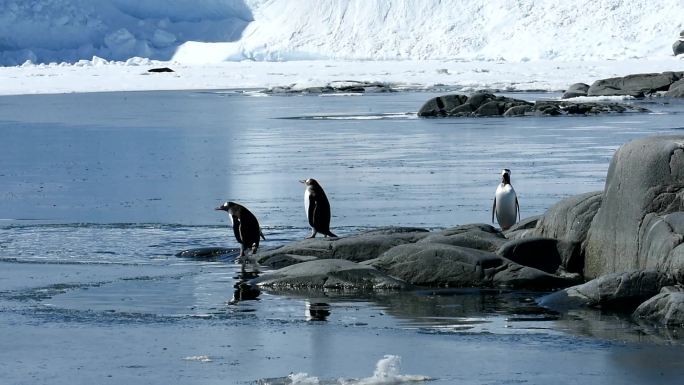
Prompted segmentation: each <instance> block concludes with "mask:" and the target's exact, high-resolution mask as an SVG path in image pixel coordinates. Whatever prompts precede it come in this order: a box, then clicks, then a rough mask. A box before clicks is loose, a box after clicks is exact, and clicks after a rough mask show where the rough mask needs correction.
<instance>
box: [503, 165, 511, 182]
mask: <svg viewBox="0 0 684 385" xmlns="http://www.w3.org/2000/svg"><path fill="white" fill-rule="evenodd" d="M501 183H503V184H511V170H509V169H507V168H504V169H503V170H501Z"/></svg>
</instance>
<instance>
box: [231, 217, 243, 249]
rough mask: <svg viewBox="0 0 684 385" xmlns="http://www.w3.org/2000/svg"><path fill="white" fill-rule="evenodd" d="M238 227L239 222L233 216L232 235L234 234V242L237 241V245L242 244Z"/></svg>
mask: <svg viewBox="0 0 684 385" xmlns="http://www.w3.org/2000/svg"><path fill="white" fill-rule="evenodd" d="M240 225H241V222H240V220H239V219H238V217H236V216H233V234H235V240H237V242H238V243H239V244H242V237H241V236H240Z"/></svg>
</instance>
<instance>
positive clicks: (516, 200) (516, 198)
mask: <svg viewBox="0 0 684 385" xmlns="http://www.w3.org/2000/svg"><path fill="white" fill-rule="evenodd" d="M515 211H517V212H518V222H520V204H519V203H518V197H517V196H516V197H515Z"/></svg>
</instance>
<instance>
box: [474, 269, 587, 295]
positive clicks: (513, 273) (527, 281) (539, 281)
mask: <svg viewBox="0 0 684 385" xmlns="http://www.w3.org/2000/svg"><path fill="white" fill-rule="evenodd" d="M492 270H494V274H493V277H492V285H493V286H499V287H508V288H513V289H526V290H545V291H547V290H555V289H560V288H564V287H568V286H571V285H576V284H577V283H579V282H581V280H580V278H579V276H578V275H566V276H559V275H554V274H549V273H546V272H544V271H541V270H539V269H535V268H533V267H529V266H522V265H519V264H517V263H507V264H505V265H502V266H501V267H500V268H498V269H492ZM487 274H488V275H489V274H491V272H489V271H488V272H487Z"/></svg>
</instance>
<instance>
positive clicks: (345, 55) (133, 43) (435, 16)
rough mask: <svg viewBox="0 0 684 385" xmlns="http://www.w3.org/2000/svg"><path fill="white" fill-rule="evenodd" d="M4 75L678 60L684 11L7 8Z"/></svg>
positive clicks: (301, 5) (614, 6)
mask: <svg viewBox="0 0 684 385" xmlns="http://www.w3.org/2000/svg"><path fill="white" fill-rule="evenodd" d="M0 10H1V12H0V64H3V65H17V64H21V63H23V62H24V61H26V60H31V61H33V62H38V63H46V62H51V61H54V62H62V61H68V62H75V61H78V60H81V59H90V58H91V57H93V56H99V57H103V58H105V59H108V60H126V59H128V58H130V57H133V56H141V57H147V58H151V59H158V60H168V59H170V58H173V60H175V61H178V62H183V63H216V62H219V61H226V60H227V61H239V60H244V59H250V60H260V61H261V60H272V61H280V60H309V59H331V60H340V59H341V60H390V59H391V60H397V59H399V60H405V59H411V60H428V59H431V60H442V59H450V60H453V59H461V60H507V61H529V60H556V61H577V60H606V59H610V60H612V59H627V58H644V57H650V58H653V57H659V56H668V55H671V54H672V50H671V45H672V42H673V41H674V40H676V38H677V37H678V36H679V31H680V30H682V29H684V2H683V0H658V1H652V0H630V1H624V0H600V1H597V0H575V1H555V0H497V1H489V0H297V1H292V0H174V1H166V0H32V1H25V0H0Z"/></svg>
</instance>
